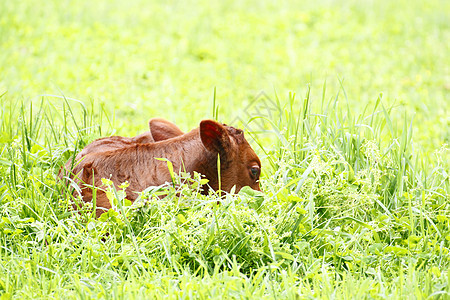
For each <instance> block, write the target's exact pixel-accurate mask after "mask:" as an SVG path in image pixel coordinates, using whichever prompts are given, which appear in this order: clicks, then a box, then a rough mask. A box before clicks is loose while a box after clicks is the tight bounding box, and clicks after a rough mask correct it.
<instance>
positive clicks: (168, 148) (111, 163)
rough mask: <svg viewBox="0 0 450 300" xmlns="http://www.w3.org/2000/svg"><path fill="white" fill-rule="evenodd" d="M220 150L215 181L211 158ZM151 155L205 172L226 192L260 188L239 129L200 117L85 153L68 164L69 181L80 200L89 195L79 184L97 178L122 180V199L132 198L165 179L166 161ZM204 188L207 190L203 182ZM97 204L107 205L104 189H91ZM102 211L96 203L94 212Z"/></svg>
mask: <svg viewBox="0 0 450 300" xmlns="http://www.w3.org/2000/svg"><path fill="white" fill-rule="evenodd" d="M218 155H220V178H221V182H220V185H219V179H218V168H217V158H218ZM155 158H166V159H168V160H169V161H171V162H172V164H173V167H174V170H175V171H180V170H185V171H186V172H189V173H192V172H193V171H196V172H198V173H201V174H203V175H205V177H206V178H207V179H208V180H209V183H208V185H209V186H210V187H211V188H212V189H214V190H218V189H219V186H220V188H221V189H222V190H223V191H226V192H230V191H231V189H232V187H233V186H236V191H239V190H240V189H241V188H242V187H244V186H250V187H251V188H253V189H255V190H260V187H259V176H260V173H261V162H260V160H259V158H258V156H257V155H256V153H255V151H253V149H252V148H251V147H250V145H249V144H248V142H247V140H246V139H245V138H244V133H243V131H242V130H240V129H236V128H233V127H231V126H226V125H225V124H219V123H217V122H216V121H213V120H203V121H201V122H200V127H199V128H196V129H194V130H192V131H190V132H188V133H186V134H183V135H181V136H178V137H174V138H171V139H168V140H164V141H159V142H156V143H147V144H137V143H136V144H134V145H131V146H127V147H123V148H120V149H116V150H112V151H102V152H93V153H88V154H86V155H85V157H84V158H83V159H82V160H80V161H79V162H78V164H77V165H76V166H75V167H74V169H73V174H75V175H76V176H75V182H77V183H78V184H79V186H80V187H81V193H82V195H81V196H82V197H83V200H84V201H92V197H93V195H92V189H91V188H89V187H86V186H84V185H83V183H85V184H86V185H94V186H96V187H101V186H102V181H101V178H109V179H111V180H112V182H113V183H114V185H115V186H116V188H117V187H118V186H119V185H120V184H121V183H123V182H125V181H128V183H129V187H128V188H127V191H128V193H127V199H130V200H132V201H134V200H135V199H136V198H137V197H138V194H137V192H141V191H143V190H144V189H145V188H147V187H148V186H152V185H153V186H154V185H161V184H163V183H165V182H168V181H170V180H171V177H170V174H169V171H168V168H167V163H166V162H164V161H159V160H156V159H155ZM204 193H207V188H205V190H204ZM96 203H97V207H98V208H106V209H107V208H110V207H111V205H110V203H109V200H108V198H107V197H106V194H105V193H104V192H103V191H102V190H100V189H99V190H98V191H97V198H96ZM101 213H102V211H101V210H100V209H97V216H99V215H100V214H101Z"/></svg>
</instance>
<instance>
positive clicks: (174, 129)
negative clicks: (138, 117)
mask: <svg viewBox="0 0 450 300" xmlns="http://www.w3.org/2000/svg"><path fill="white" fill-rule="evenodd" d="M148 126H149V127H150V132H151V134H152V136H153V139H154V140H155V142H158V141H163V140H167V139H170V138H174V137H177V136H180V135H183V134H184V133H183V131H181V130H180V128H178V126H177V125H175V124H173V123H172V122H169V121H167V120H165V119H162V118H153V119H150V121H148Z"/></svg>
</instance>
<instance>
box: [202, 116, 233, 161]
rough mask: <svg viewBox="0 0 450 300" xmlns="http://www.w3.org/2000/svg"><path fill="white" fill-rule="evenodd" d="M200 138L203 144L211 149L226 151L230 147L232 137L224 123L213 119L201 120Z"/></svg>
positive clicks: (219, 151) (222, 152)
mask: <svg viewBox="0 0 450 300" xmlns="http://www.w3.org/2000/svg"><path fill="white" fill-rule="evenodd" d="M200 138H201V140H202V143H203V145H204V146H205V148H206V149H208V150H209V151H214V152H218V153H220V154H224V153H226V150H227V149H228V148H229V147H230V137H229V136H228V133H227V130H226V129H225V127H223V125H221V124H219V123H217V122H216V121H213V120H203V121H201V122H200Z"/></svg>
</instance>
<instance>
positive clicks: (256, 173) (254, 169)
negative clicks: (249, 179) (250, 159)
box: [250, 166, 260, 179]
mask: <svg viewBox="0 0 450 300" xmlns="http://www.w3.org/2000/svg"><path fill="white" fill-rule="evenodd" d="M250 172H252V175H253V177H254V178H255V179H258V177H259V172H260V168H259V167H258V166H253V167H251V169H250Z"/></svg>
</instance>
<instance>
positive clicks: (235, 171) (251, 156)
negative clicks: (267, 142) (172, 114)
mask: <svg viewBox="0 0 450 300" xmlns="http://www.w3.org/2000/svg"><path fill="white" fill-rule="evenodd" d="M200 138H201V141H202V143H203V146H204V147H205V148H206V149H207V150H208V151H209V153H210V155H209V159H208V162H207V164H208V165H209V168H208V170H215V171H217V156H219V157H220V178H221V180H220V183H221V184H220V189H221V190H223V191H226V192H230V190H231V189H232V187H233V186H236V192H238V191H239V190H240V189H241V188H242V187H244V186H249V187H251V188H252V189H254V190H258V191H260V190H261V189H260V187H259V176H260V174H261V161H260V160H259V158H258V156H257V155H256V153H255V151H254V150H253V149H252V147H251V146H250V145H249V143H248V142H247V140H246V139H245V137H244V132H243V131H242V130H241V129H236V128H234V127H231V126H227V125H225V124H220V123H218V122H216V121H213V120H203V121H201V123H200ZM204 172H205V171H204ZM205 173H209V174H208V175H207V178H208V179H209V180H210V186H211V187H212V188H213V189H214V190H218V189H219V181H218V175H217V174H212V173H211V171H209V172H208V171H206V172H205Z"/></svg>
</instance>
